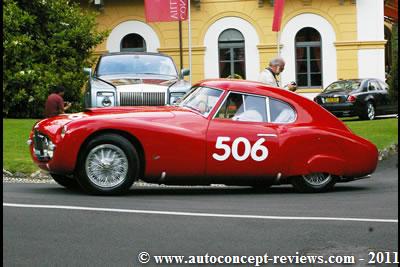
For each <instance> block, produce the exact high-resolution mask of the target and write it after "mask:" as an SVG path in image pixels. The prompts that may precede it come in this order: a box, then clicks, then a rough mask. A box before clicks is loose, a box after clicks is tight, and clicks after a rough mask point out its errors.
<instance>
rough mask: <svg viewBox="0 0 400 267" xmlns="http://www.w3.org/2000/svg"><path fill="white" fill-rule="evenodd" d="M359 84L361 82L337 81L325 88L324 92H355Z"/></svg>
mask: <svg viewBox="0 0 400 267" xmlns="http://www.w3.org/2000/svg"><path fill="white" fill-rule="evenodd" d="M360 84H361V81H352V80H346V81H337V82H334V83H332V84H330V85H329V86H328V87H326V89H325V90H324V92H330V91H338V90H347V91H355V90H357V89H358V88H360Z"/></svg>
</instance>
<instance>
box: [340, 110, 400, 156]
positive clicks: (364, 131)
mask: <svg viewBox="0 0 400 267" xmlns="http://www.w3.org/2000/svg"><path fill="white" fill-rule="evenodd" d="M343 122H344V123H345V124H346V125H347V126H348V127H349V128H350V129H351V130H352V131H353V132H354V133H355V134H357V135H359V136H361V137H363V138H365V139H368V140H370V141H371V142H372V143H374V144H375V145H376V146H377V147H378V149H383V148H386V147H388V146H390V145H392V144H397V143H398V132H399V131H398V124H397V123H398V119H396V118H377V119H375V120H373V121H360V120H356V119H354V118H353V119H351V118H350V119H343Z"/></svg>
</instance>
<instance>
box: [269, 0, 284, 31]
mask: <svg viewBox="0 0 400 267" xmlns="http://www.w3.org/2000/svg"><path fill="white" fill-rule="evenodd" d="M284 5H285V0H275V1H274V20H273V21H272V31H274V32H279V31H280V30H281V21H282V16H283V7H284Z"/></svg>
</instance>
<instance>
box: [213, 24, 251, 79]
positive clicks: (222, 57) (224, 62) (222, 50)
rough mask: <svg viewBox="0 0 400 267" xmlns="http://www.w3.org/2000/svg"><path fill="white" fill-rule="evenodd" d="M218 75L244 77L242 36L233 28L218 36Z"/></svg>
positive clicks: (221, 76) (222, 76)
mask: <svg viewBox="0 0 400 267" xmlns="http://www.w3.org/2000/svg"><path fill="white" fill-rule="evenodd" d="M218 51H219V77H220V78H227V77H231V78H238V76H237V75H240V78H242V79H246V65H245V56H244V55H245V53H244V52H245V51H244V37H243V35H242V33H241V32H240V31H238V30H235V29H227V30H225V31H223V32H222V33H221V34H220V36H219V38H218Z"/></svg>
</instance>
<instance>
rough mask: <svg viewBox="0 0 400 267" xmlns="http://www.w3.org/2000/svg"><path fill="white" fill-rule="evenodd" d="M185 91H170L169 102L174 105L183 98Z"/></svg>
mask: <svg viewBox="0 0 400 267" xmlns="http://www.w3.org/2000/svg"><path fill="white" fill-rule="evenodd" d="M184 95H185V93H183V92H181V93H170V95H169V104H170V105H173V104H176V103H177V102H178V100H179V99H181V98H182V96H184Z"/></svg>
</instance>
